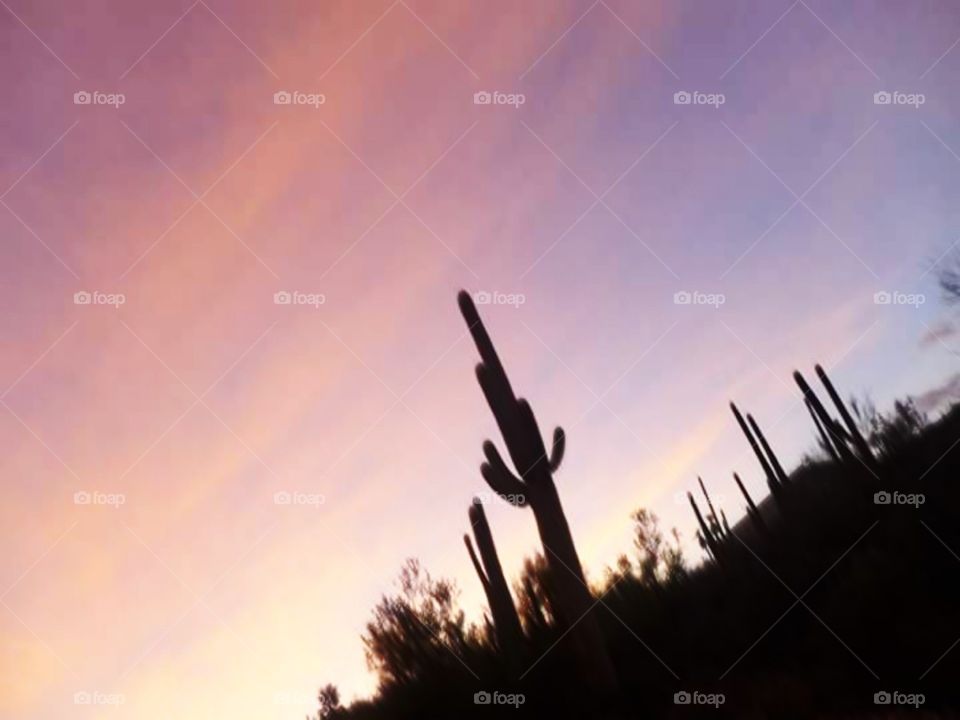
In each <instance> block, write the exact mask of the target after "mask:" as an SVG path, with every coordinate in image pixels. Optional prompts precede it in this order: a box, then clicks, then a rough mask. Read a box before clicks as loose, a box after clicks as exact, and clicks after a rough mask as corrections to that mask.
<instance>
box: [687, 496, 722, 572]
mask: <svg viewBox="0 0 960 720" xmlns="http://www.w3.org/2000/svg"><path fill="white" fill-rule="evenodd" d="M687 500H689V501H690V507H692V508H693V514H694V515H696V516H697V524H698V525H700V535H701V537H702V538H703V543H701V546H702V547H705V548H706V549H707V550H708V551H709V552H710V555H712V556H713V559H714V560H716V561H717V562H718V563H719V562H720V552H719V550H720V542H719V538H717V536H716V535H714V533H713V531H712V530H711V529H710V526H709V525H707V521H706V520H704V519H703V513H701V512H700V508H699V507H698V506H697V501H696V500H694V498H693V493H691V492H688V493H687Z"/></svg>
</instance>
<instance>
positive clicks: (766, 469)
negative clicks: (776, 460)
mask: <svg viewBox="0 0 960 720" xmlns="http://www.w3.org/2000/svg"><path fill="white" fill-rule="evenodd" d="M730 409H731V410H732V411H733V416H734V417H735V418H736V419H737V424H738V425H739V426H740V430H742V431H743V434H744V435H745V436H746V438H747V442H748V443H750V447H751V448H753V454H754V455H756V456H757V460H759V461H760V467H762V468H763V474H764V475H766V477H767V487H769V488H770V492H771V493H776V492H777V491H778V490H779V487H778V486H777V485H778V483H777V478H776V476H775V475H774V474H773V468H771V467H770V463H769V462H767V458H766V456H765V455H764V454H763V450H761V449H760V446H759V445H758V444H757V440H756V438H754V437H753V433H751V432H750V428H749V427H747V422H746V420H744V419H743V415H741V414H740V411H739V410H738V409H737V406H736V405H735V404H734V403H730Z"/></svg>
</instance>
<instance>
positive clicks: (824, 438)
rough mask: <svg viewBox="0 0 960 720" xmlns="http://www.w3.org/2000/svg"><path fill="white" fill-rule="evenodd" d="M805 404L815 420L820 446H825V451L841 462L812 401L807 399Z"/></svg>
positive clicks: (804, 401)
mask: <svg viewBox="0 0 960 720" xmlns="http://www.w3.org/2000/svg"><path fill="white" fill-rule="evenodd" d="M803 404H804V405H806V406H807V412H809V413H810V417H811V418H813V424H814V425H816V426H817V432H818V433H819V434H820V444H821V445H822V446H823V449H824V450H825V451H826V453H827V454H828V455H829V456H830V457H831V458H833V460H834V461H835V462H840V455H838V454H837V448H836V447H835V446H834V443H833V440H831V439H830V436H829V435H827V431H826V430H824V429H823V425H822V424H821V422H820V418H819V417H817V413H816V411H815V410H814V409H813V405H811V404H810V401H809V400H807V399H806V398H804V400H803Z"/></svg>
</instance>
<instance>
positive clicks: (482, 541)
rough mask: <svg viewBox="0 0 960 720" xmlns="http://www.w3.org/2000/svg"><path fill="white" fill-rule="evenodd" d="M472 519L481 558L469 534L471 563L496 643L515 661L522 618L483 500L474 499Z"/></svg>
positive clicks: (518, 647)
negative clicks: (483, 596) (508, 583)
mask: <svg viewBox="0 0 960 720" xmlns="http://www.w3.org/2000/svg"><path fill="white" fill-rule="evenodd" d="M469 517H470V525H471V526H472V527H473V535H474V537H475V538H476V540H477V549H478V550H479V551H480V559H477V555H476V553H475V552H474V551H473V544H472V543H471V542H470V535H469V534H466V535H464V536H463V542H464V544H465V545H466V546H467V552H468V553H470V560H471V561H472V562H473V567H474V568H475V569H476V571H477V575H478V576H479V578H480V584H481V585H483V591H484V593H485V594H486V596H487V604H488V605H489V606H490V614H491V615H492V616H493V627H494V630H495V633H496V638H497V644H498V645H499V647H500V650H501V651H502V652H503V653H504V654H505V655H506V657H507V658H516V657H517V655H518V654H519V651H520V649H521V647H522V640H523V631H522V630H521V628H520V617H519V616H518V615H517V608H516V606H515V605H514V604H513V597H512V596H511V595H510V588H509V586H508V585H507V579H506V578H505V577H504V575H503V567H502V566H501V565H500V558H499V556H498V555H497V547H496V545H494V542H493V533H491V532H490V525H489V524H488V523H487V515H486V513H485V512H484V511H483V505H482V504H481V502H480V500H478V499H476V498H474V500H473V503H472V504H471V505H470V511H469Z"/></svg>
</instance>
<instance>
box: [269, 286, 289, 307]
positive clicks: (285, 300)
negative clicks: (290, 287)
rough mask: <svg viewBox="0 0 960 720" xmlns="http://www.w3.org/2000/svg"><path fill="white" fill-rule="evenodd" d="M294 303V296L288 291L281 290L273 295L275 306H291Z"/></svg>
mask: <svg viewBox="0 0 960 720" xmlns="http://www.w3.org/2000/svg"><path fill="white" fill-rule="evenodd" d="M292 302H293V295H292V294H290V293H288V292H287V291H286V290H280V291H278V292H275V293H274V294H273V304H274V305H289V304H290V303H292Z"/></svg>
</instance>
